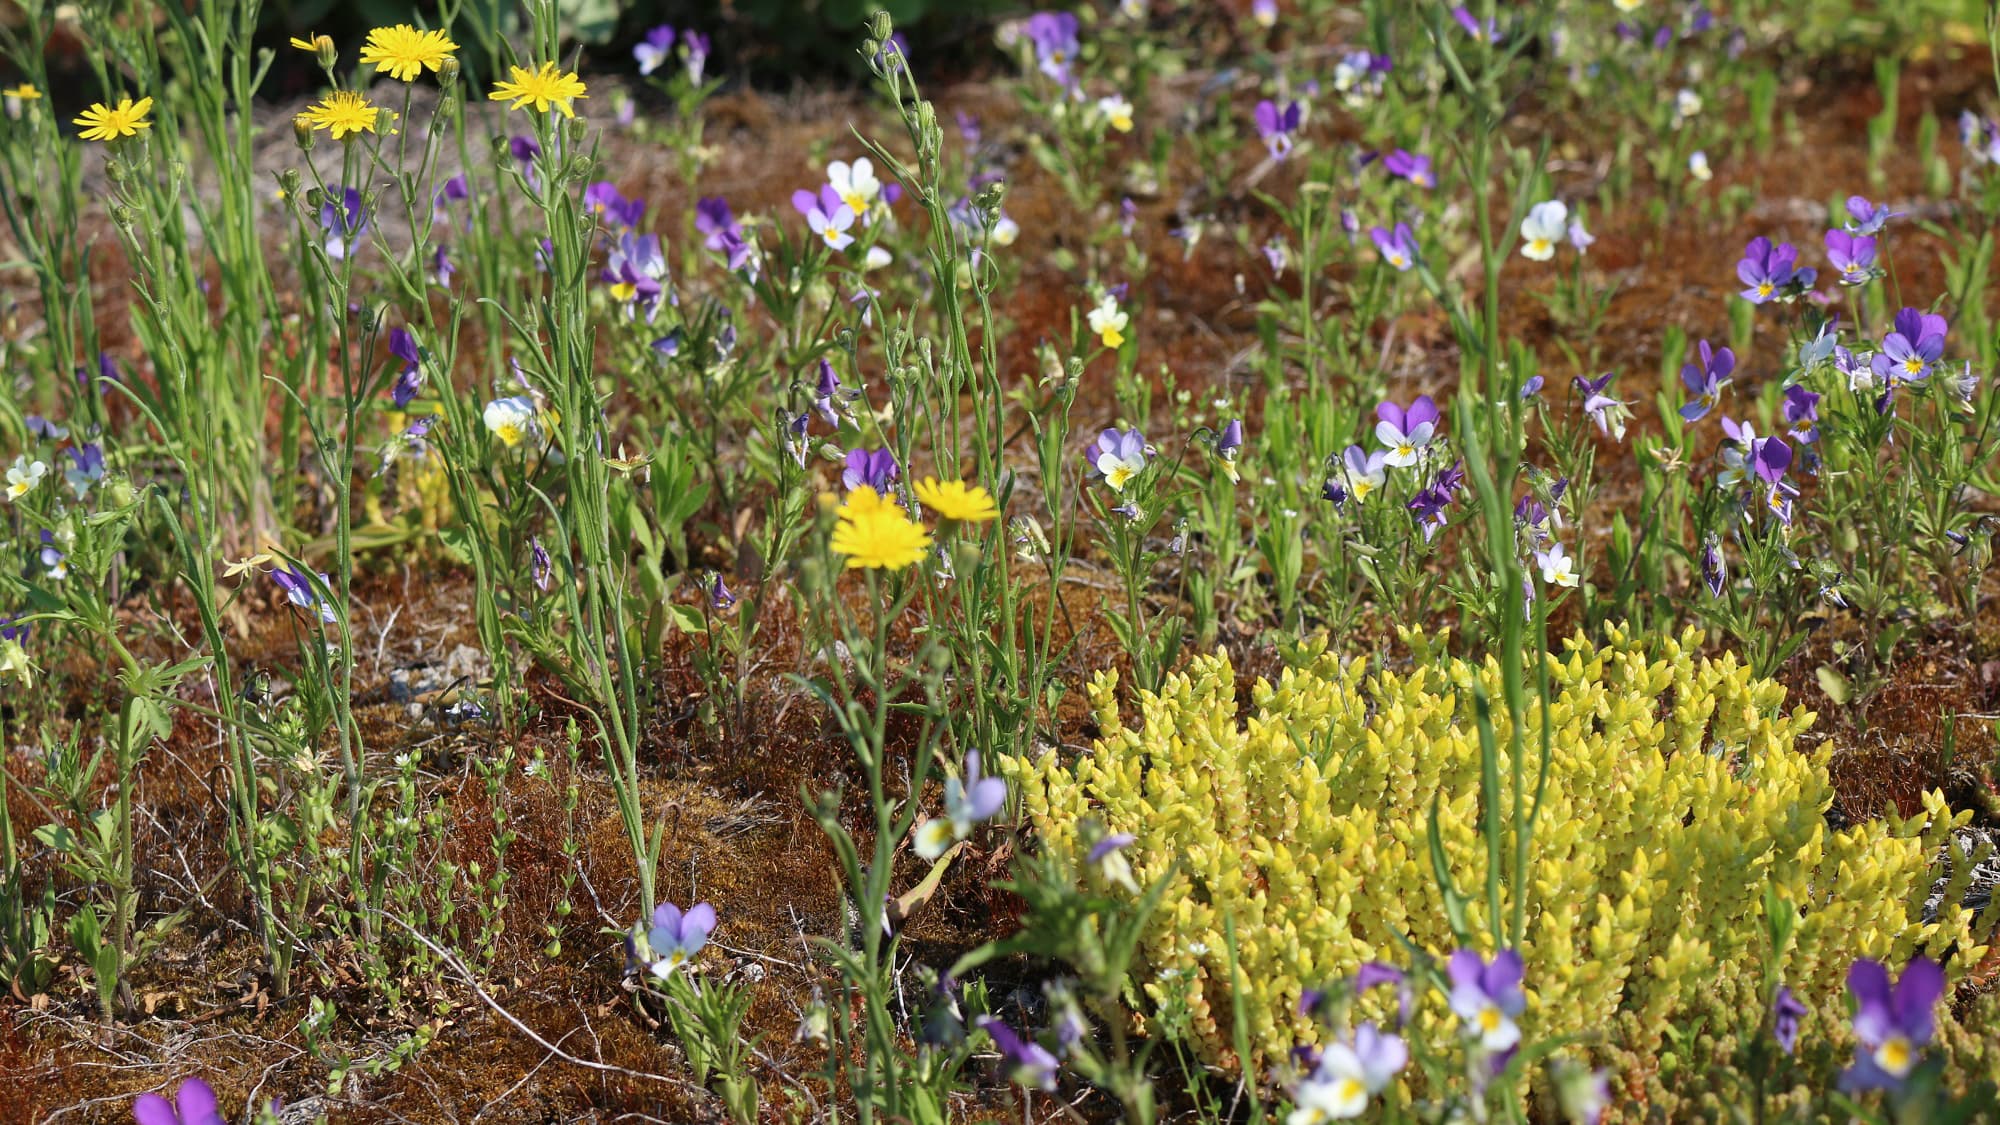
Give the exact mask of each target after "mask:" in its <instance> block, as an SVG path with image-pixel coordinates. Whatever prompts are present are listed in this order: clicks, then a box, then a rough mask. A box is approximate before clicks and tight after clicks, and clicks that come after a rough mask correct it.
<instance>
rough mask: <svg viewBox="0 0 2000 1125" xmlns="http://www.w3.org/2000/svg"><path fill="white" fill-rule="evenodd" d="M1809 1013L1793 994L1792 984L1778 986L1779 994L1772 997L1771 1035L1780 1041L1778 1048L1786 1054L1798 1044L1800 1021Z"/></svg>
mask: <svg viewBox="0 0 2000 1125" xmlns="http://www.w3.org/2000/svg"><path fill="white" fill-rule="evenodd" d="M1808 1014H1809V1009H1807V1007H1806V1006H1805V1004H1804V1003H1802V1002H1801V1001H1800V1000H1799V998H1798V997H1797V996H1794V995H1792V989H1791V986H1790V985H1784V984H1781V985H1779V986H1778V992H1777V995H1775V996H1773V997H1772V998H1771V1037H1772V1038H1773V1039H1776V1040H1777V1041H1778V1049H1779V1050H1780V1051H1783V1052H1785V1053H1786V1054H1788V1055H1789V1054H1791V1053H1792V1048H1794V1047H1796V1046H1798V1042H1799V1021H1800V1020H1802V1019H1804V1018H1805V1017H1806V1016H1807V1015H1808Z"/></svg>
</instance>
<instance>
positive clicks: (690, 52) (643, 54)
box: [632, 23, 709, 86]
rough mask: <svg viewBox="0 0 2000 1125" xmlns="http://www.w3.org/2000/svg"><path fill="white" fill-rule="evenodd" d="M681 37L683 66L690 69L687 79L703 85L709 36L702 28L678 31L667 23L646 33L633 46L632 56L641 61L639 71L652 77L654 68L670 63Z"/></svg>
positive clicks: (657, 68) (706, 66) (655, 69)
mask: <svg viewBox="0 0 2000 1125" xmlns="http://www.w3.org/2000/svg"><path fill="white" fill-rule="evenodd" d="M677 38H678V39H679V40H680V45H681V49H680V56H681V62H682V65H684V66H685V67H686V68H687V77H688V81H689V82H691V83H693V84H694V85H697V86H699V85H701V79H702V75H703V73H704V72H706V71H707V69H708V48H709V42H708V36H706V35H703V34H702V33H701V32H699V31H685V32H676V31H675V30H674V29H673V28H672V27H671V26H669V25H667V24H664V23H663V24H660V25H659V26H657V27H654V28H652V29H651V30H649V31H647V32H646V37H645V38H644V39H641V40H639V41H638V42H637V43H635V44H633V45H632V58H633V59H634V60H635V61H636V62H638V64H639V73H640V74H642V75H645V76H647V77H651V76H652V75H653V73H654V72H655V71H658V70H659V69H660V68H661V67H663V66H665V65H666V64H667V60H669V59H671V58H673V56H674V41H675V39H677Z"/></svg>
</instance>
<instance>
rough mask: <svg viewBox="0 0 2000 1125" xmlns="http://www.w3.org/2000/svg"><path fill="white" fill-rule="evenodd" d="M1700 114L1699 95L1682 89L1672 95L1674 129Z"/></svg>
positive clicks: (1684, 88)
mask: <svg viewBox="0 0 2000 1125" xmlns="http://www.w3.org/2000/svg"><path fill="white" fill-rule="evenodd" d="M1700 113H1701V95H1700V94H1697V93H1695V92H1694V91H1693V90H1690V89H1687V88H1686V87H1682V88H1681V89H1680V90H1679V91H1678V92H1677V93H1675V94H1674V128H1676V129H1678V128H1680V127H1681V125H1682V124H1683V123H1684V122H1686V121H1687V120H1688V119H1689V118H1691V117H1694V116H1697V115H1698V114H1700Z"/></svg>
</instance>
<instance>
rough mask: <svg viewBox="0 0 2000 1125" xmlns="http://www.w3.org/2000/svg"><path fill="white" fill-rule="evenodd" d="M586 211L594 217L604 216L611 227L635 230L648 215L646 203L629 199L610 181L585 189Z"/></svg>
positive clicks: (600, 181) (584, 203) (641, 200)
mask: <svg viewBox="0 0 2000 1125" xmlns="http://www.w3.org/2000/svg"><path fill="white" fill-rule="evenodd" d="M583 206H584V209H585V210H587V211H589V212H590V213H591V214H593V215H602V216H603V217H604V221H605V224H606V225H607V226H611V227H623V228H626V229H628V230H629V229H634V228H636V227H638V225H639V220H640V219H642V218H644V217H645V215H646V201H645V200H643V199H627V198H625V195H624V193H622V192H620V191H619V190H618V185H617V184H614V183H612V182H611V181H609V180H599V181H597V182H596V183H594V184H591V185H590V186H589V187H587V188H584V189H583Z"/></svg>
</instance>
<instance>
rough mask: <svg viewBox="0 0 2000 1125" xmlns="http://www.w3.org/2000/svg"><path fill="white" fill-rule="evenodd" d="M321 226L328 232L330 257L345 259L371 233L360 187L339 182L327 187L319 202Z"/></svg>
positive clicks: (327, 250)
mask: <svg viewBox="0 0 2000 1125" xmlns="http://www.w3.org/2000/svg"><path fill="white" fill-rule="evenodd" d="M319 226H320V230H321V231H323V232H324V233H325V235H326V244H325V245H326V256H327V257H329V258H332V259H333V260H334V261H336V262H338V261H342V260H344V259H345V258H346V257H347V256H348V255H349V254H351V253H353V252H354V245H355V243H356V242H357V241H359V240H360V238H361V236H362V235H364V234H367V233H368V229H369V221H368V211H367V207H366V204H365V201H364V200H363V199H362V197H361V192H360V190H359V189H357V188H351V187H341V186H339V185H335V186H333V187H331V188H328V189H327V195H326V200H325V202H323V203H321V204H320V205H319Z"/></svg>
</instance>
